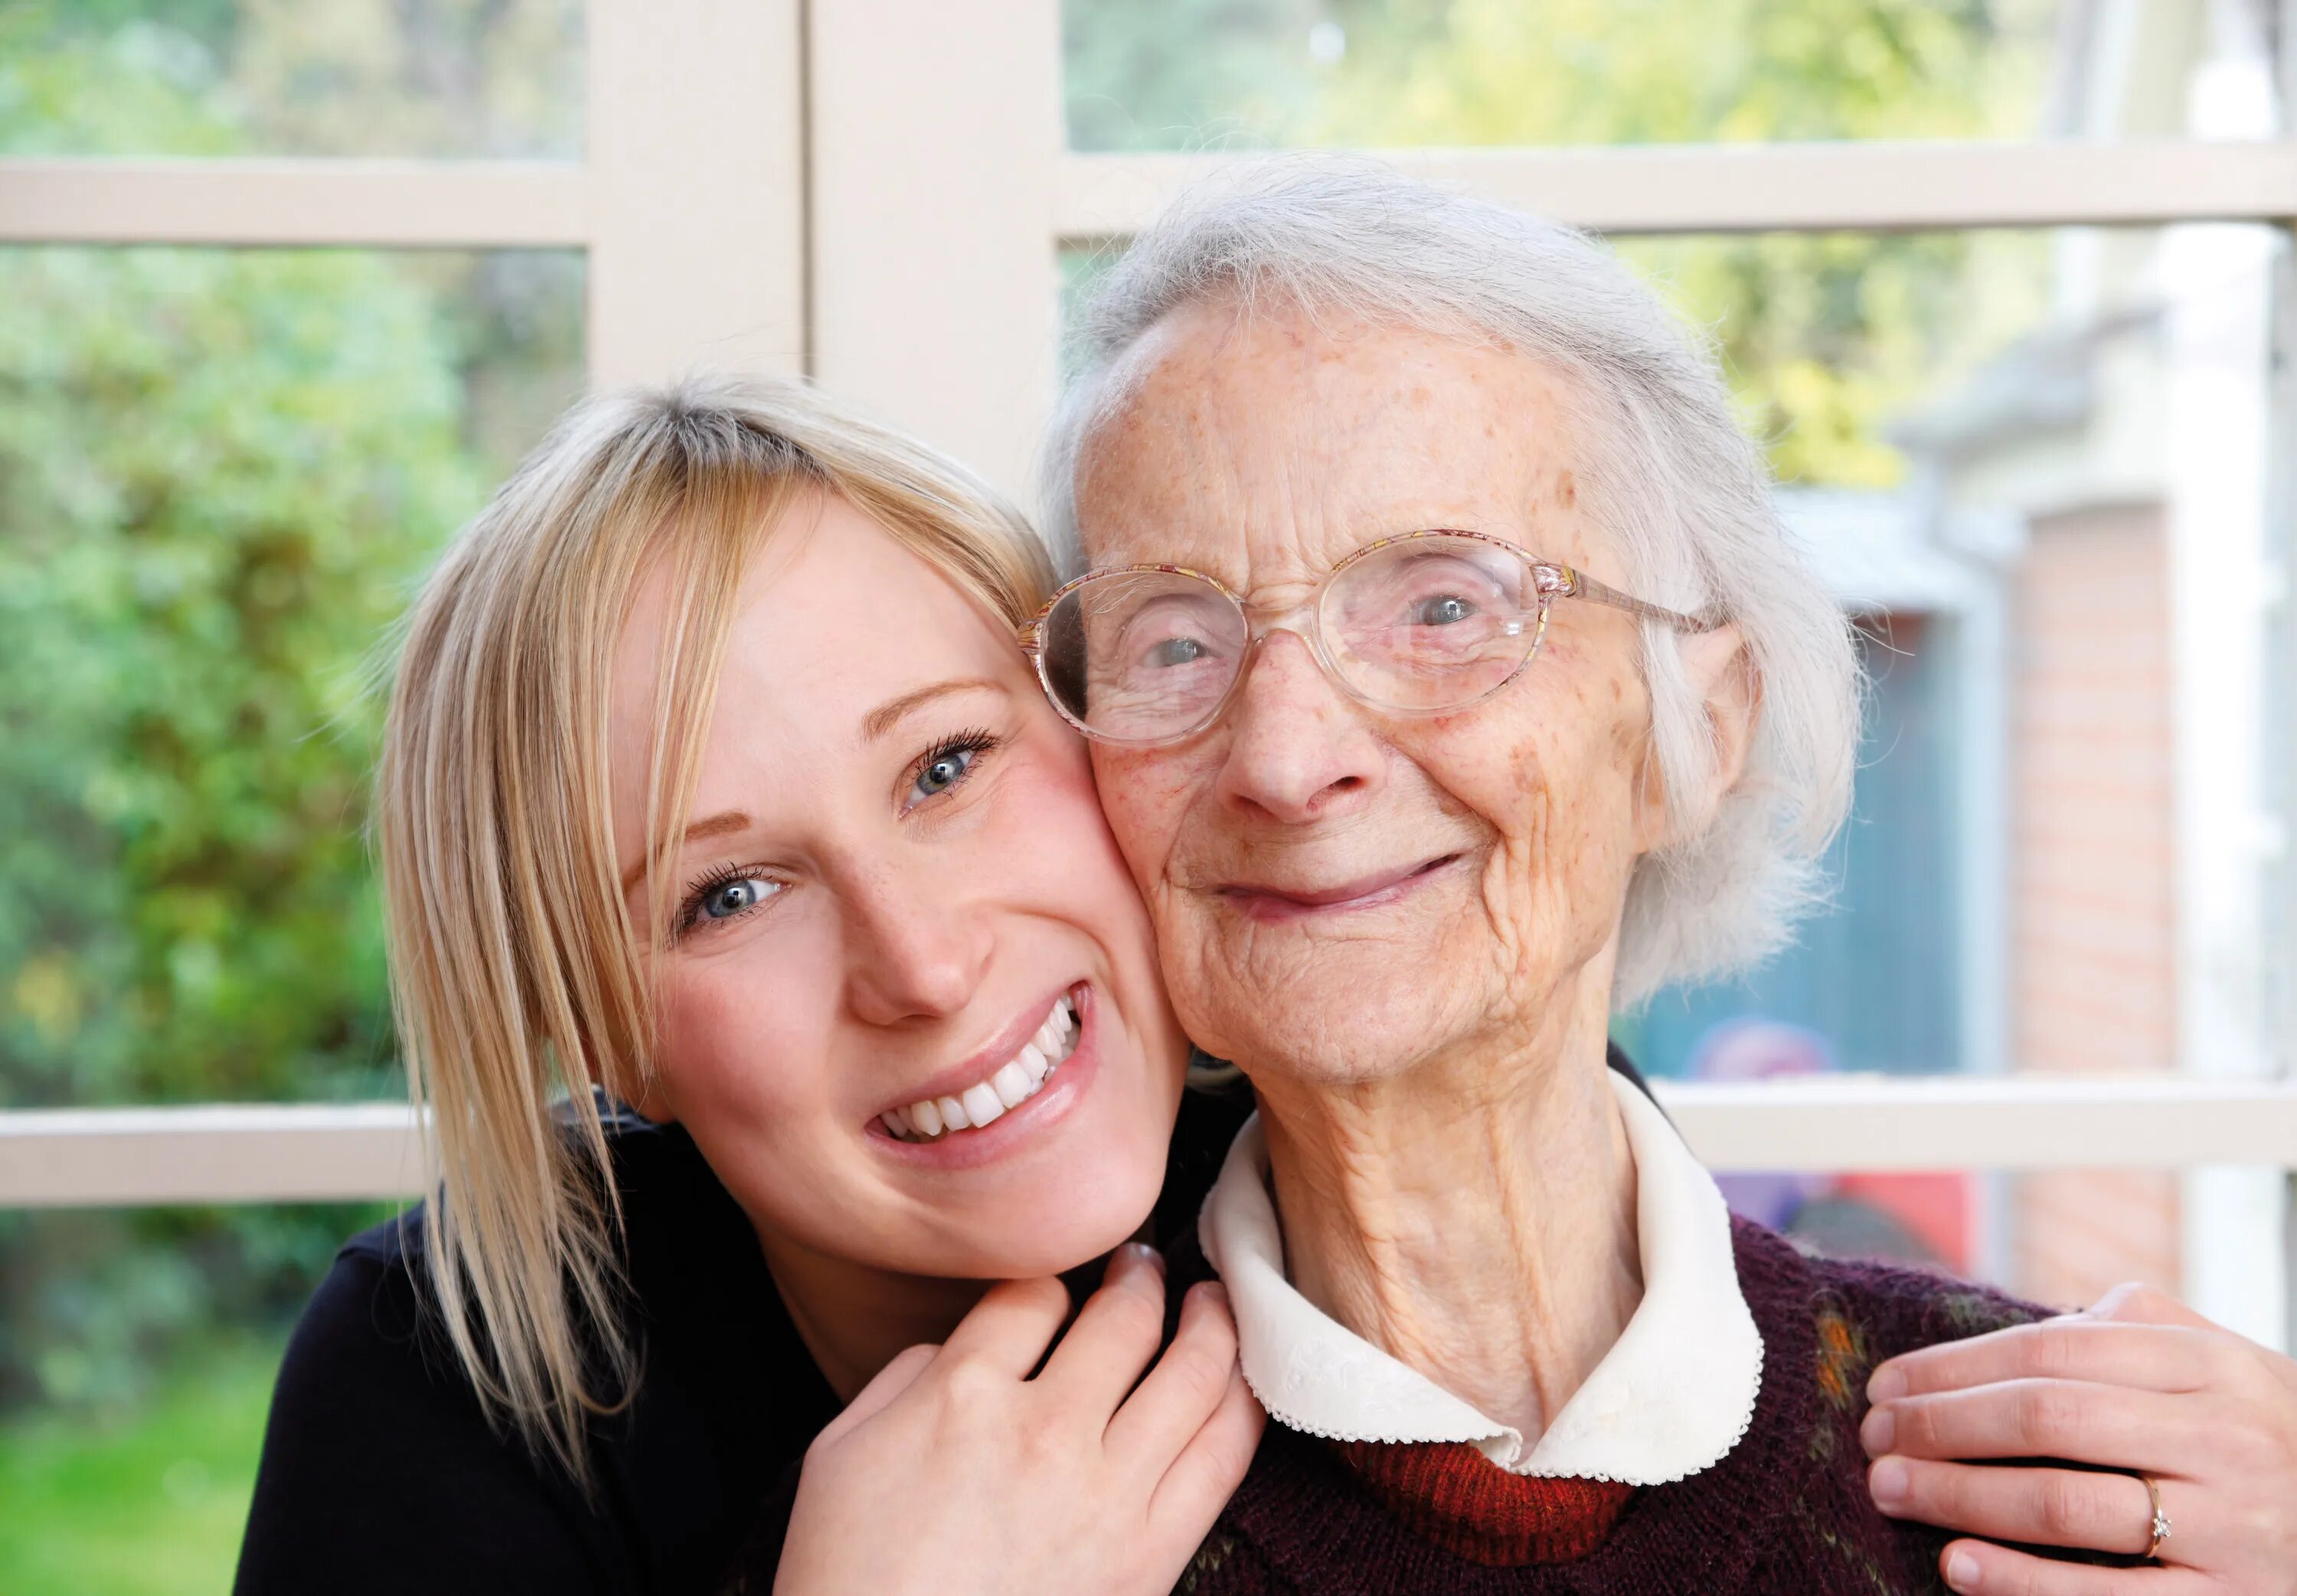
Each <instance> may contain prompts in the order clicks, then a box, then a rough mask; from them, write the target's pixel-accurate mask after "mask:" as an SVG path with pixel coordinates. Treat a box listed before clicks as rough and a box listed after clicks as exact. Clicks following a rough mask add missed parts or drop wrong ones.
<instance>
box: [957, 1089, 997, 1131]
mask: <svg viewBox="0 0 2297 1596" xmlns="http://www.w3.org/2000/svg"><path fill="white" fill-rule="evenodd" d="M964 1102H965V1112H966V1114H967V1116H968V1117H969V1118H970V1119H971V1120H972V1121H973V1123H975V1124H976V1125H987V1124H993V1123H996V1122H997V1121H999V1120H1000V1119H1003V1118H1004V1117H1005V1105H1004V1103H1003V1101H1002V1100H1001V1099H1000V1098H999V1097H998V1096H997V1089H996V1088H995V1087H993V1086H992V1085H990V1084H989V1082H986V1081H984V1082H982V1083H981V1084H980V1085H978V1086H968V1087H967V1088H966V1089H965V1098H964Z"/></svg>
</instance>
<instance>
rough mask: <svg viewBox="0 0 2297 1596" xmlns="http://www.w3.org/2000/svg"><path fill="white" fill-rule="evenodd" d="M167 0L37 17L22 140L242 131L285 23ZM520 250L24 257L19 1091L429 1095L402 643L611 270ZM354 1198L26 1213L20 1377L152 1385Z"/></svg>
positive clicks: (10, 1027) (65, 1094)
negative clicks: (408, 618) (398, 842)
mask: <svg viewBox="0 0 2297 1596" xmlns="http://www.w3.org/2000/svg"><path fill="white" fill-rule="evenodd" d="M144 9H148V8H146V7H133V6H129V5H127V4H117V3H107V0H80V3H79V4H69V5H64V4H16V5H12V6H10V7H8V8H6V9H5V10H4V11H0V149H8V150H13V151H28V150H48V151H60V152H71V153H75V154H95V153H125V152H137V153H141V152H152V151H155V150H156V151H162V152H169V153H178V154H225V153H231V152H238V151H243V150H244V149H245V148H246V147H247V146H248V144H250V143H251V141H252V140H253V139H254V137H255V136H254V135H253V134H252V133H251V131H250V121H251V117H252V115H253V113H252V112H251V110H250V102H249V100H248V98H247V97H246V96H245V95H243V94H242V93H240V92H238V91H237V90H236V89H235V88H234V87H233V86H232V81H231V78H230V73H229V72H228V71H227V70H226V69H227V67H228V65H229V62H228V58H227V57H226V55H225V54H224V53H223V52H225V51H227V50H246V49H252V48H256V47H258V46H259V44H260V42H261V39H262V37H263V34H262V25H263V24H264V17H263V16H256V15H251V13H250V12H247V11H246V10H245V9H243V8H240V7H234V6H231V5H227V4H212V5H209V6H205V7H199V6H193V7H186V8H185V17H184V19H183V21H185V27H183V28H174V27H161V26H159V25H156V24H153V23H152V22H149V21H144V20H143V19H142V18H140V17H139V16H137V15H136V14H135V13H136V12H137V11H139V10H144ZM288 9H289V8H274V12H276V14H279V15H284V14H285V13H286V12H287V10H288ZM404 9H405V10H407V11H408V13H409V14H418V13H421V12H424V7H423V6H420V5H410V6H408V7H406V8H404ZM472 9H473V10H474V11H475V10H476V9H477V8H472ZM378 92H380V91H378ZM488 259H490V258H486V257H470V256H459V257H458V256H451V255H450V256H424V257H406V256H401V257H393V256H387V255H382V254H376V253H371V252H361V251H318V250H312V251H220V250H215V251H210V250H178V249H145V248H137V249H81V248H60V247H45V246H43V247H29V248H10V249H0V302H4V303H6V304H7V305H8V307H9V309H10V312H11V314H10V315H8V316H7V317H4V318H0V1105H25V1104H40V1103H55V1102H66V1101H69V1102H74V1103H100V1102H119V1101H129V1100H136V1101H149V1100H165V1099H170V1098H177V1099H181V1098H226V1099H228V1098H242V1099H244V1098H287V1097H309V1096H346V1095H357V1096H377V1095H391V1094H392V1093H394V1092H396V1091H397V1090H399V1088H398V1084H397V1081H396V1076H395V1071H394V1066H393V1060H392V1057H391V1043H390V1038H389V1026H388V1020H389V1016H388V1013H387V1005H386V1002H385V998H384V990H383V960H382V956H381V949H380V934H379V926H378V924H377V917H376V913H375V895H374V888H373V884H372V880H371V876H370V873H369V870H368V866H367V860H366V848H365V843H364V838H363V835H362V822H363V811H364V794H365V788H366V779H367V774H368V767H369V764H370V761H371V758H372V745H373V737H374V734H375V729H376V724H377V720H378V718H379V704H378V703H377V701H376V700H375V696H374V695H373V694H372V693H371V692H369V691H368V690H367V688H368V680H369V676H370V670H369V666H370V663H371V662H373V661H374V659H375V654H376V652H377V649H378V645H379V644H380V643H381V641H382V639H383V634H384V632H385V630H386V629H387V627H388V625H389V624H390V622H391V621H392V620H393V619H395V617H396V616H397V615H398V613H399V611H400V610H401V608H402V607H403V605H404V603H405V600H406V597H407V595H408V590H409V588H410V586H411V584H412V582H413V580H414V579H415V578H416V576H417V575H419V573H420V571H421V569H422V567H423V566H424V564H425V563H426V562H427V559H428V558H429V556H430V555H431V554H432V551H434V550H435V549H436V548H437V547H438V546H439V545H440V542H441V541H442V540H443V539H444V538H445V537H446V535H447V534H448V533H449V531H451V530H452V529H453V527H454V526H455V525H456V524H457V523H458V522H460V521H462V520H463V519H465V517H466V516H468V515H469V514H471V512H472V511H473V509H475V508H476V506H477V505H478V504H479V502H480V500H481V498H482V493H483V490H484V489H485V487H486V485H487V482H488V481H489V479H490V477H491V476H492V475H494V474H495V473H496V472H497V471H498V469H499V468H500V466H501V465H502V464H503V463H504V461H505V459H506V457H509V456H511V455H513V454H515V453H516V452H519V451H522V450H523V448H525V447H527V445H528V444H530V443H531V441H532V439H533V438H534V436H535V435H536V434H537V433H538V432H539V430H540V426H541V424H542V423H543V421H544V420H546V419H547V415H549V414H550V413H552V412H554V411H555V410H556V407H558V406H559V405H560V404H563V402H564V399H565V398H566V397H568V395H569V393H570V392H571V391H572V388H573V387H574V385H575V384H576V383H578V382H579V374H578V368H577V366H576V365H575V362H576V361H577V359H578V358H579V347H580V309H579V304H580V301H579V284H580V271H579V262H577V263H576V264H575V268H574V269H573V270H572V271H569V270H567V269H566V266H567V261H566V259H564V258H563V257H542V258H539V269H538V265H537V258H532V257H529V258H523V259H519V260H518V261H517V262H516V263H515V265H514V266H512V267H510V268H508V269H507V270H505V271H502V272H501V273H499V274H498V275H495V276H489V275H488V274H487V273H486V271H485V269H484V267H483V264H482V263H483V262H485V261H486V260H488ZM482 284H487V285H489V286H490V287H491V288H493V289H495V290H498V291H499V293H490V292H481V291H480V288H481V285H482ZM474 394H475V395H477V396H479V399H478V402H477V403H475V404H474V403H473V395H474ZM482 410H484V411H487V412H488V413H489V414H488V415H487V416H486V417H485V418H483V419H482V418H481V417H480V415H479V412H481V411H482ZM345 1222H346V1216H345V1215H344V1214H342V1213H328V1212H313V1211H296V1210H261V1211H230V1212H221V1213H218V1212H196V1211H177V1212H174V1213H164V1214H163V1213H146V1214H139V1215H115V1214H103V1213H86V1214H73V1215H45V1216H44V1215H37V1214H0V1398H5V1397H7V1396H9V1395H12V1394H13V1395H22V1394H27V1393H28V1392H29V1393H35V1394H38V1393H45V1394H48V1395H51V1396H60V1397H96V1396H103V1395H117V1394H121V1393H123V1392H125V1391H128V1390H130V1389H132V1388H133V1386H134V1385H135V1384H136V1379H137V1378H138V1369H139V1362H138V1361H139V1359H140V1357H141V1356H142V1355H143V1354H144V1353H148V1352H149V1351H150V1350H151V1349H152V1346H153V1345H155V1344H156V1341H157V1339H158V1338H160V1337H164V1336H165V1335H167V1334H169V1333H171V1332H172V1331H173V1330H175V1329H177V1328H179V1327H183V1326H186V1325H193V1324H196V1323H198V1322H199V1321H200V1320H202V1317H203V1316H205V1315H208V1314H210V1313H212V1312H218V1311H219V1310H231V1311H235V1312H236V1311H244V1310H246V1309H248V1308H250V1307H251V1306H254V1305H257V1304H270V1305H272V1306H273V1307H276V1306H280V1305H284V1304H283V1303H282V1300H281V1299H282V1297H283V1296H286V1297H287V1298H288V1299H289V1300H292V1296H295V1295H299V1294H300V1292H301V1290H302V1289H304V1288H306V1287H307V1285H308V1282H309V1279H311V1278H312V1276H313V1274H314V1273H315V1272H316V1271H317V1269H318V1268H320V1267H323V1266H324V1264H325V1260H326V1258H327V1256H328V1255H329V1254H330V1253H331V1252H332V1250H333V1246H334V1245H335V1243H336V1241H337V1240H338V1239H339V1238H340V1237H341V1235H342V1228H343V1226H344V1224H345Z"/></svg>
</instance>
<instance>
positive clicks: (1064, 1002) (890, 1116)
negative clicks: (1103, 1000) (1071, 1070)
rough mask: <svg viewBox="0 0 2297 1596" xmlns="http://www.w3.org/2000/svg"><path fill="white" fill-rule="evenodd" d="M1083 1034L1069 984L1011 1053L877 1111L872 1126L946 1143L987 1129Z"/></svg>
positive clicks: (1032, 1090) (1050, 1073) (1039, 1086)
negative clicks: (966, 1077) (971, 1075)
mask: <svg viewBox="0 0 2297 1596" xmlns="http://www.w3.org/2000/svg"><path fill="white" fill-rule="evenodd" d="M1082 1036H1083V994H1082V988H1081V986H1079V987H1071V988H1070V989H1069V990H1068V991H1065V992H1063V993H1062V994H1061V995H1060V997H1059V998H1058V999H1057V1000H1054V1003H1053V1006H1052V1008H1051V1010H1050V1012H1049V1013H1048V1014H1047V1015H1046V1016H1045V1017H1044V1020H1043V1022H1042V1023H1041V1024H1039V1025H1038V1027H1037V1029H1036V1030H1035V1031H1034V1032H1032V1033H1031V1034H1030V1035H1029V1036H1028V1038H1027V1039H1026V1040H1025V1041H1022V1042H1021V1043H1020V1045H1019V1046H1018V1047H1017V1048H1015V1049H1013V1050H1012V1052H1011V1054H1010V1056H1009V1057H1006V1058H1005V1059H1003V1060H1002V1061H1001V1062H1000V1063H997V1064H995V1065H992V1066H991V1067H988V1068H986V1069H983V1070H982V1071H981V1072H980V1074H978V1076H977V1078H976V1079H974V1080H973V1081H971V1082H969V1083H966V1082H954V1083H952V1085H951V1090H946V1091H941V1092H934V1093H932V1094H930V1095H927V1096H925V1097H921V1098H918V1099H917V1100H916V1101H915V1102H912V1103H907V1104H904V1105H902V1107H896V1108H888V1109H886V1110H885V1112H884V1113H882V1114H880V1115H877V1124H878V1126H879V1127H880V1128H882V1129H883V1130H884V1131H885V1134H886V1135H888V1136H891V1137H892V1138H893V1139H894V1140H896V1141H903V1142H909V1143H911V1144H932V1143H937V1142H946V1141H950V1140H951V1139H959V1138H964V1137H967V1136H970V1135H973V1134H976V1133H978V1132H979V1131H985V1130H987V1129H988V1128H989V1127H990V1126H991V1125H993V1124H995V1123H997V1122H998V1121H999V1120H1000V1119H1003V1118H1004V1117H1005V1116H1006V1115H1008V1114H1010V1113H1012V1112H1013V1111H1014V1110H1015V1109H1017V1108H1018V1107H1021V1106H1022V1105H1023V1104H1025V1103H1027V1102H1029V1101H1031V1100H1032V1099H1033V1098H1035V1097H1037V1095H1038V1094H1039V1093H1041V1092H1042V1091H1044V1090H1045V1089H1046V1088H1047V1087H1049V1086H1050V1085H1051V1084H1052V1083H1053V1080H1054V1077H1055V1075H1056V1074H1058V1072H1059V1070H1060V1067H1061V1065H1064V1064H1066V1063H1067V1062H1068V1060H1069V1058H1070V1057H1071V1056H1072V1055H1073V1054H1074V1053H1075V1051H1076V1049H1077V1044H1078V1041H1079V1040H1080V1038H1081V1037H1082Z"/></svg>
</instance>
